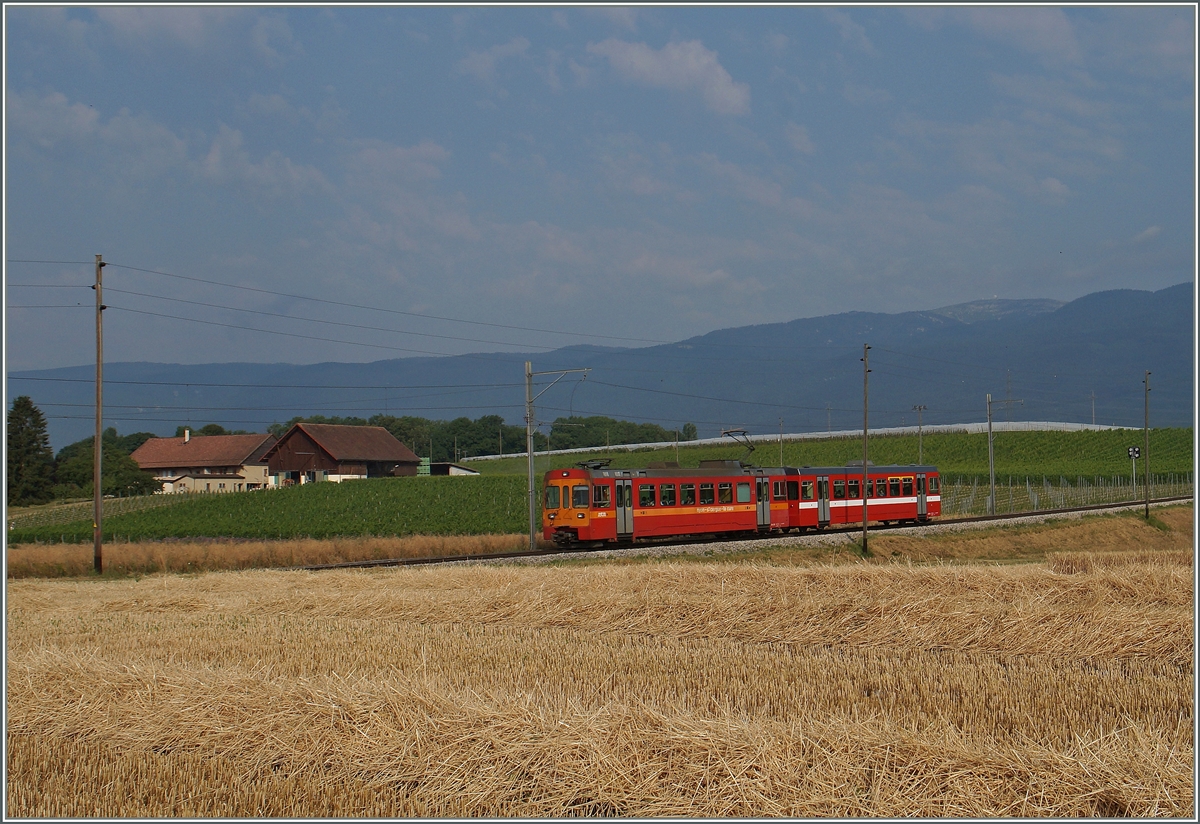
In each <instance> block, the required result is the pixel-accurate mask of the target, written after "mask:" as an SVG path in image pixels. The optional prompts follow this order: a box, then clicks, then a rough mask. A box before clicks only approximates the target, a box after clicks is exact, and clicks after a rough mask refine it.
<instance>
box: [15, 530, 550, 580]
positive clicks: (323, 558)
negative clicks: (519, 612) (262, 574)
mask: <svg viewBox="0 0 1200 824" xmlns="http://www.w3.org/2000/svg"><path fill="white" fill-rule="evenodd" d="M527 541H528V538H527V537H526V536H524V535H418V536H413V537H409V538H338V539H331V540H314V539H303V540H287V541H235V540H213V541H135V542H124V543H106V544H105V545H104V547H103V556H104V570H105V573H106V574H110V575H119V576H124V575H147V574H150V573H155V572H213V571H217V570H230V569H265V568H271V567H292V566H310V565H313V564H334V563H342V562H345V561H373V560H380V559H383V558H432V557H435V556H445V555H474V554H485V553H486V554H494V553H498V552H511V551H513V550H518V549H522V548H524V547H525V546H527ZM92 568H93V547H92V545H91V544H20V545H17V546H12V547H9V548H8V577H9V578H31V577H38V578H58V577H72V576H79V575H87V574H89V573H90V572H91V571H92Z"/></svg>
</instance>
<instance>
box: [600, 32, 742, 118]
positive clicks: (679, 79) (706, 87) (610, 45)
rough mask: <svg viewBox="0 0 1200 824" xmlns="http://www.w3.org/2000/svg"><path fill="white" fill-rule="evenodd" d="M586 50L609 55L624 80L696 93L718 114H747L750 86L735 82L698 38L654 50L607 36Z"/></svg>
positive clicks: (714, 53)
mask: <svg viewBox="0 0 1200 824" xmlns="http://www.w3.org/2000/svg"><path fill="white" fill-rule="evenodd" d="M587 48H588V51H589V52H591V53H592V54H599V55H602V56H604V57H607V58H608V61H609V63H610V64H611V65H612V67H613V69H614V70H616V72H617V73H618V74H620V75H621V76H622V77H624V78H625V79H626V80H630V81H632V82H635V83H641V84H643V85H646V86H651V87H654V88H659V89H668V90H670V91H694V92H699V93H700V95H701V97H703V98H704V103H705V105H706V106H708V108H709V109H710V110H712V111H714V112H716V113H717V114H734V115H737V114H749V112H750V87H749V86H748V85H747V84H745V83H737V82H735V81H734V79H733V78H732V77H731V76H730V74H729V72H727V71H726V70H725V68H724V67H723V66H722V65H721V63H720V61H719V60H718V59H717V53H716V52H714V51H710V50H709V49H706V48H704V45H703V44H702V43H701V42H700V41H699V40H690V41H688V42H686V43H668V44H667V45H666V46H663V48H662V49H660V50H658V51H655V50H654V49H652V48H650V47H649V46H647V45H646V44H645V43H627V42H625V41H623V40H616V39H613V38H610V39H608V40H604V41H602V42H600V43H593V44H589V45H588V47H587Z"/></svg>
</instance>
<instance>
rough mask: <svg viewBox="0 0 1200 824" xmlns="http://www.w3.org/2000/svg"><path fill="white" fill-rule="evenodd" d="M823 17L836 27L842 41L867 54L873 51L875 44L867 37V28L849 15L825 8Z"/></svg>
mask: <svg viewBox="0 0 1200 824" xmlns="http://www.w3.org/2000/svg"><path fill="white" fill-rule="evenodd" d="M825 19H826V20H828V21H829V22H830V23H832V24H833V25H834V26H836V27H837V30H838V31H839V32H840V33H841V35H842V41H843V42H845V43H850V44H852V45H854V46H855V47H856V48H858V49H861V50H862V51H864V52H866V53H867V54H874V53H875V46H874V45H872V43H871V41H870V40H869V39H867V30H866V29H864V28H863V27H862V26H860V25H859V24H858V23H855V22H854V21H853V20H852V19H850V15H848V14H846V13H845V12H844V11H835V10H833V9H827V10H826V11H825Z"/></svg>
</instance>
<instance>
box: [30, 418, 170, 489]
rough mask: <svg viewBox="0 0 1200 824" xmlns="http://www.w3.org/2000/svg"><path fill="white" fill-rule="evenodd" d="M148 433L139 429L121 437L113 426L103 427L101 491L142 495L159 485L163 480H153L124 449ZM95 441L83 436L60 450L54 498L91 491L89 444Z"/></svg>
mask: <svg viewBox="0 0 1200 824" xmlns="http://www.w3.org/2000/svg"><path fill="white" fill-rule="evenodd" d="M147 434H148V433H144V432H139V433H137V434H136V435H126V436H125V437H121V436H120V435H118V434H117V430H116V429H115V428H114V427H111V426H110V427H109V428H108V429H106V430H104V433H103V436H102V437H101V444H102V445H103V447H104V449H103V451H102V455H101V465H100V475H101V479H100V483H101V492H102V493H103V494H105V495H144V494H147V493H150V492H155V491H157V490H159V489H161V488H162V482H161V481H156V480H154V476H153V475H151V474H150V473H149V472H145V471H143V470H142V468H141V467H140V466H138V465H137V462H136V461H135V460H133V458H131V457H129V452H128V451H127V450H126V444H127V443H128V442H130V441H137V440H138V439H139V438H141V436H143V435H147ZM150 437H153V436H150ZM95 440H96V439H95V438H84V439H83V440H82V441H76V442H75V443H73V444H68V445H67V446H64V447H63V448H62V449H60V450H59V452H58V462H57V467H56V469H55V480H56V481H57V484H56V485H55V486H54V496H55V497H56V498H86V497H88V496H90V495H91V494H92V475H93V472H94V471H95V467H94V464H93V461H94V453H93V452H92V444H93V443H94V442H95ZM143 442H144V440H143ZM139 445H140V444H139Z"/></svg>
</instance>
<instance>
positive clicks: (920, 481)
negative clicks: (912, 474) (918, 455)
mask: <svg viewBox="0 0 1200 824" xmlns="http://www.w3.org/2000/svg"><path fill="white" fill-rule="evenodd" d="M924 492H925V478H923V477H922V476H920V475H918V476H917V494H918V495H921V494H923V493H924Z"/></svg>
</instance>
